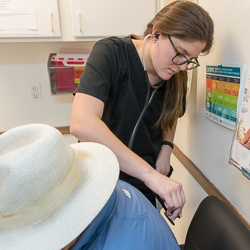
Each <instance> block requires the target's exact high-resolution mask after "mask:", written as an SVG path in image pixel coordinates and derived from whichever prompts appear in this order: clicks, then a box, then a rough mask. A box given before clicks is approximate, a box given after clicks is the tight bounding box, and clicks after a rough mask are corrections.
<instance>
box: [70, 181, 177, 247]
mask: <svg viewBox="0 0 250 250" xmlns="http://www.w3.org/2000/svg"><path fill="white" fill-rule="evenodd" d="M80 249H81V250H86V249H88V250H154V249H155V250H177V249H178V250H179V249H180V248H179V246H178V243H177V241H176V239H175V236H174V235H173V233H172V231H171V229H170V228H169V226H168V224H167V223H166V221H165V220H164V218H163V217H162V216H161V215H160V213H159V212H158V211H157V210H156V209H155V207H154V206H153V205H152V204H151V203H150V202H149V201H148V200H147V198H145V197H144V195H143V194H142V193H141V192H140V191H138V190H137V189H136V188H134V187H133V186H131V185H130V184H128V183H126V182H124V181H121V180H118V182H117V185H116V188H115V190H114V192H113V194H112V196H111V197H110V199H109V200H108V202H107V204H106V205H105V206H104V208H103V209H102V210H101V212H100V213H99V214H98V215H97V217H96V218H95V219H94V220H93V221H92V223H91V224H90V225H89V226H88V227H87V228H86V230H85V231H84V233H83V234H82V235H81V236H80V238H79V239H78V240H77V242H76V244H75V245H74V246H73V247H72V250H80Z"/></svg>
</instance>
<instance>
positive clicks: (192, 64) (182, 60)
mask: <svg viewBox="0 0 250 250" xmlns="http://www.w3.org/2000/svg"><path fill="white" fill-rule="evenodd" d="M167 36H168V39H169V41H170V43H171V44H172V46H173V48H174V50H175V52H176V55H175V56H174V57H173V58H172V62H173V63H174V64H175V65H183V64H186V63H187V67H186V70H190V69H195V68H197V67H199V66H200V64H199V62H198V60H197V58H193V59H191V60H188V59H187V58H186V57H185V56H184V55H183V54H181V53H180V52H179V50H178V49H177V48H176V47H175V45H174V43H173V41H172V39H171V38H170V35H167Z"/></svg>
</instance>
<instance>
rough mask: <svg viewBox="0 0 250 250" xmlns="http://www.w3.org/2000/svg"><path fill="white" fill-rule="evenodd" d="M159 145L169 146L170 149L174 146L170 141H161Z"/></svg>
mask: <svg viewBox="0 0 250 250" xmlns="http://www.w3.org/2000/svg"><path fill="white" fill-rule="evenodd" d="M161 145H168V146H170V147H171V148H172V149H174V144H173V143H172V142H170V141H162V142H161Z"/></svg>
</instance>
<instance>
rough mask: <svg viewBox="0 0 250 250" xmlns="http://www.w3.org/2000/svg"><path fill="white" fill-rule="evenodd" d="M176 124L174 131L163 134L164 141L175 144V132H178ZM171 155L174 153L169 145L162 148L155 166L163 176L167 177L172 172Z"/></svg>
mask: <svg viewBox="0 0 250 250" xmlns="http://www.w3.org/2000/svg"><path fill="white" fill-rule="evenodd" d="M176 124H177V122H176ZM176 124H175V125H174V127H173V129H172V130H169V131H168V132H164V133H163V136H162V140H163V141H169V142H172V143H173V141H174V135H175V130H176ZM171 153H172V148H171V147H170V146H169V145H162V146H161V150H160V152H159V155H158V158H157V161H156V164H155V165H156V170H157V171H158V172H159V173H161V174H163V175H167V174H168V173H169V171H170V156H171Z"/></svg>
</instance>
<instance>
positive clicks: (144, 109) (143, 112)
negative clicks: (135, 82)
mask: <svg viewBox="0 0 250 250" xmlns="http://www.w3.org/2000/svg"><path fill="white" fill-rule="evenodd" d="M151 36H154V37H155V38H158V37H159V34H156V35H154V34H149V35H147V36H145V38H144V40H143V47H142V64H143V68H144V73H145V79H146V83H147V96H146V100H145V104H144V107H143V110H142V112H141V114H140V116H139V118H138V120H137V122H136V124H135V127H134V129H133V132H132V134H131V136H130V139H129V143H128V148H129V149H132V146H133V142H134V138H135V135H136V132H137V130H138V127H139V125H140V123H141V121H142V118H143V116H144V114H145V112H146V110H147V108H148V106H149V105H150V103H151V101H152V100H153V97H154V95H155V93H156V91H157V90H158V89H159V88H160V87H161V86H162V85H163V84H164V83H165V81H162V82H161V83H160V84H157V85H151V84H150V82H149V79H148V74H147V70H146V66H145V60H144V52H145V44H146V40H147V38H148V37H151ZM150 88H153V92H152V94H151V95H150Z"/></svg>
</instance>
